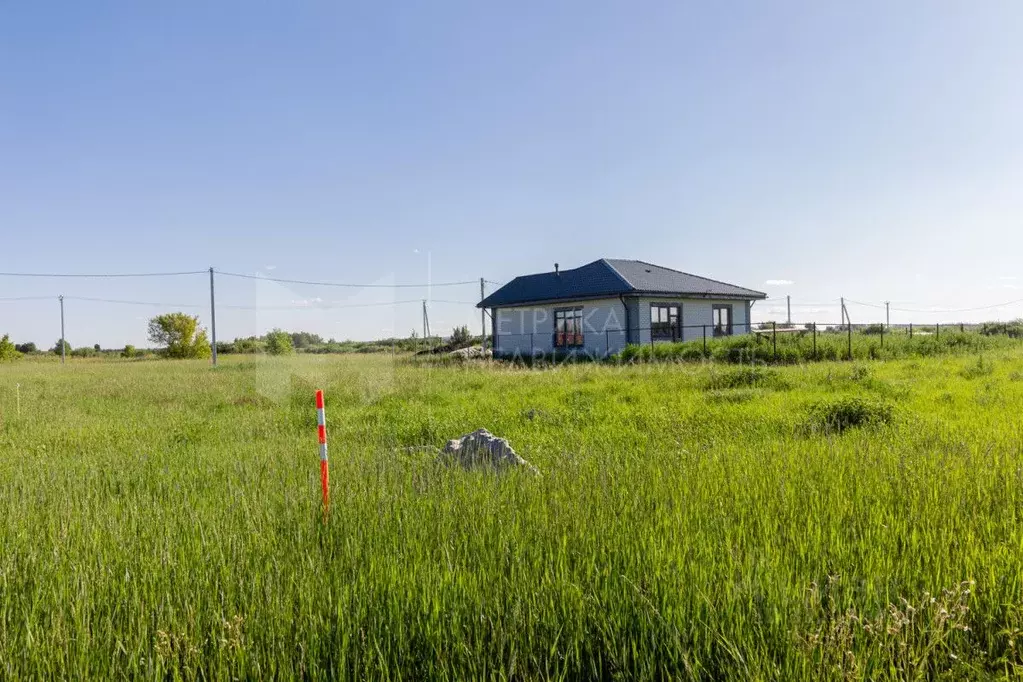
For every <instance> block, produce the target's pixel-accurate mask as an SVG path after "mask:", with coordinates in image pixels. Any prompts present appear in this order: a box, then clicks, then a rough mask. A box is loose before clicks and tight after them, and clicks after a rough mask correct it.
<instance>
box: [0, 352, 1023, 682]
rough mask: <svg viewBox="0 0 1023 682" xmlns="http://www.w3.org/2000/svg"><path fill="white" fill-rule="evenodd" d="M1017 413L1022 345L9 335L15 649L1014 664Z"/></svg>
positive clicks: (265, 669) (693, 673) (836, 668)
mask: <svg viewBox="0 0 1023 682" xmlns="http://www.w3.org/2000/svg"><path fill="white" fill-rule="evenodd" d="M19 385H20V387H19ZM316 388H323V389H325V391H326V395H327V419H328V430H329V439H330V454H331V481H332V492H333V497H332V504H331V509H330V514H329V516H328V518H327V520H326V523H325V524H324V522H323V519H322V516H321V510H320V502H319V489H318V486H319V481H318V459H317V442H316V431H315V424H316V417H315V410H314V403H313V393H314V390H315V389H316ZM1021 415H1023V345H1019V344H1015V345H1012V346H1011V347H1004V348H997V349H994V350H991V351H988V352H985V353H984V354H983V355H982V356H981V355H979V354H972V353H964V354H959V355H949V356H941V357H910V358H907V359H895V360H888V361H883V362H881V361H875V362H858V363H849V362H821V363H816V364H796V365H793V366H787V367H779V368H764V369H756V370H751V369H750V368H748V367H747V368H741V367H733V366H724V365H714V364H709V363H708V364H702V363H697V364H691V365H633V366H623V367H618V366H605V365H578V366H571V365H570V366H562V367H556V368H547V369H525V368H512V367H508V366H502V365H493V366H488V365H484V364H479V365H474V364H467V365H463V366H457V365H451V366H437V365H434V364H429V363H427V364H415V363H412V362H409V361H407V360H403V359H402V358H401V357H400V356H399V357H398V358H397V359H395V358H392V357H390V356H386V355H377V356H365V355H363V356H348V357H331V356H300V357H297V358H290V359H285V360H264V359H253V358H237V357H233V358H222V365H221V366H220V367H219V368H217V369H215V370H214V369H212V368H210V367H209V366H208V365H207V364H205V363H203V362H193V361H141V362H137V361H136V362H129V361H121V362H115V361H89V360H82V361H75V362H70V363H69V364H68V365H67V366H64V367H61V366H59V365H58V364H55V363H54V362H52V361H49V362H44V361H29V360H24V361H21V362H18V363H12V364H6V365H0V679H40V678H65V679H126V678H132V679H136V678H145V679H195V678H199V679H227V678H239V679H241V678H249V679H252V678H259V679H295V678H303V679H367V678H368V679H378V678H388V679H408V680H419V679H450V680H457V679H664V678H682V679H684V678H690V679H778V680H801V679H805V680H821V679H824V680H827V679H850V678H852V679H934V678H940V677H945V678H948V679H993V678H1001V677H1019V676H1020V675H1023V654H1021V652H1020V649H1021V648H1023V518H1021V515H1023V418H1021ZM478 427H486V428H488V429H490V430H491V431H492V432H494V433H496V434H498V435H501V436H505V437H507V438H509V439H510V440H511V443H512V444H513V446H514V447H515V448H516V450H517V451H518V452H519V454H520V455H522V456H523V457H525V458H526V459H527V460H529V461H530V462H532V463H533V464H535V465H536V466H537V467H539V469H540V470H541V475H540V476H539V477H534V476H531V475H529V474H526V473H524V472H517V471H510V472H505V473H501V474H496V473H494V472H488V471H463V470H461V469H459V468H456V467H449V466H444V465H441V464H438V463H437V462H435V461H434V459H433V458H432V457H431V456H430V455H429V454H427V453H425V452H424V451H423V450H424V449H423V448H422V447H421V446H441V445H443V443H444V441H445V440H446V439H448V438H453V437H456V436H458V435H461V434H463V433H466V432H468V431H471V430H473V429H475V428H478Z"/></svg>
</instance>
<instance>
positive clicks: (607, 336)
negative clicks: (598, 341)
mask: <svg viewBox="0 0 1023 682" xmlns="http://www.w3.org/2000/svg"><path fill="white" fill-rule="evenodd" d="M604 352H605V353H606V354H607V356H608V357H611V330H609V329H605V330H604Z"/></svg>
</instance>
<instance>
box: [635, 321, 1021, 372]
mask: <svg viewBox="0 0 1023 682" xmlns="http://www.w3.org/2000/svg"><path fill="white" fill-rule="evenodd" d="M815 337H816V338H815ZM1020 345H1021V344H1020V341H1019V340H1018V337H1016V336H1012V335H1009V334H997V333H994V332H992V333H978V332H974V331H965V332H961V331H958V330H952V329H947V328H946V329H945V330H944V331H941V330H938V329H936V328H933V327H932V328H930V329H924V330H920V329H918V330H917V331H916V333H915V334H914V335H913V336H910V334H909V333H908V332H907V331H906V330H899V331H896V332H886V333H885V334H884V335H881V334H878V333H875V332H874V331H873V330H870V329H868V330H866V331H854V332H853V333H852V334H851V335H849V334H848V333H847V332H843V331H821V332H818V333H817V334H814V332H813V331H812V330H805V329H801V330H798V331H779V332H778V333H777V334H776V335H772V333H771V332H770V331H766V332H764V331H761V332H759V333H754V334H744V335H739V336H731V337H725V338H714V339H707V342H706V344H704V342H703V340H702V339H701V340H697V341H685V342H678V343H657V344H654V345H650V344H646V345H630V346H627V347H626V348H625V349H623V350H622V352H621V353H619V354H618V355H617V356H616V359H618V360H619V361H624V362H654V361H662V362H663V361H694V360H703V359H712V360H715V361H717V362H733V363H750V362H754V363H777V364H795V363H798V362H810V361H819V360H848V359H850V357H849V353H850V347H851V352H852V358H851V359H854V360H897V359H903V358H912V357H934V356H938V355H956V354H963V353H980V352H983V351H988V350H996V349H1011V348H1017V347H1019V346H1020Z"/></svg>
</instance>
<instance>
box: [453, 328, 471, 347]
mask: <svg viewBox="0 0 1023 682" xmlns="http://www.w3.org/2000/svg"><path fill="white" fill-rule="evenodd" d="M470 338H471V337H470V336H469V327H468V326H466V325H464V324H463V325H462V326H461V327H455V328H454V329H452V330H451V343H455V344H463V343H469V339H470Z"/></svg>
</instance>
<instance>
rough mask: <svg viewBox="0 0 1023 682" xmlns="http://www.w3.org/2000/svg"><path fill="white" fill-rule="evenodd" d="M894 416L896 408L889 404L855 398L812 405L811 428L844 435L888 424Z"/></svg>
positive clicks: (810, 413) (810, 414)
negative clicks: (865, 427) (858, 429)
mask: <svg viewBox="0 0 1023 682" xmlns="http://www.w3.org/2000/svg"><path fill="white" fill-rule="evenodd" d="M893 416H894V408H892V406H891V405H889V404H888V403H884V402H880V401H877V400H870V399H867V398H861V397H858V396H853V397H845V398H838V399H836V400H826V401H822V402H819V403H816V404H814V405H812V406H811V407H810V409H809V426H810V427H811V429H814V430H820V431H824V432H825V433H842V432H843V431H846V430H847V429H850V428H855V427H860V426H867V425H872V424H888V423H890V422H891V421H892V417H893Z"/></svg>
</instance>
